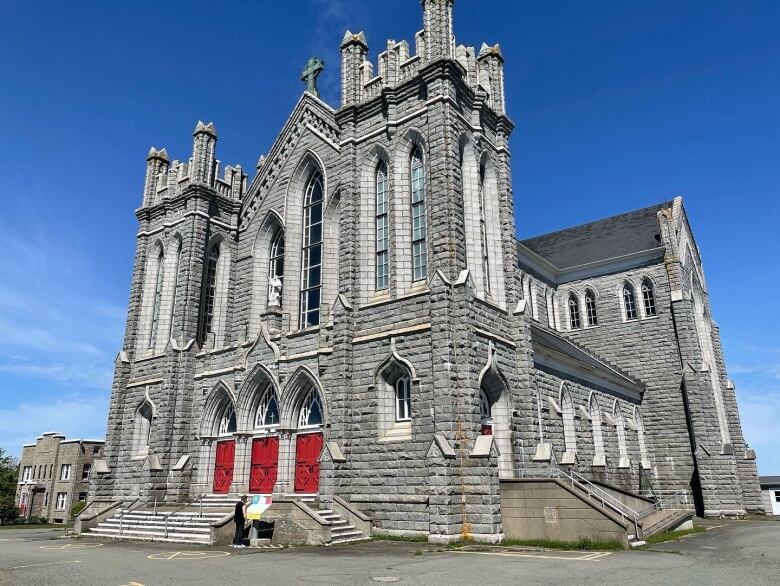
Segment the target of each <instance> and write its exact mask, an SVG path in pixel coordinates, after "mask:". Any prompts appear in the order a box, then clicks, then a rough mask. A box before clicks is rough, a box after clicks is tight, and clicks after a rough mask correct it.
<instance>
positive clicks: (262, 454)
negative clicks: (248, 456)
mask: <svg viewBox="0 0 780 586" xmlns="http://www.w3.org/2000/svg"><path fill="white" fill-rule="evenodd" d="M278 467H279V438H278V437H276V436H273V437H261V438H256V439H255V440H253V441H252V467H251V469H250V471H249V492H259V493H261V494H271V493H273V491H274V485H275V484H276V475H277V470H278Z"/></svg>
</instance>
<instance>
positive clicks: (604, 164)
mask: <svg viewBox="0 0 780 586" xmlns="http://www.w3.org/2000/svg"><path fill="white" fill-rule="evenodd" d="M487 4H489V5H490V7H491V8H490V9H485V6H486V5H487ZM499 8H501V10H499ZM3 12H4V15H3V20H4V24H5V25H6V26H5V27H4V31H3V35H1V36H0V79H1V80H2V82H1V83H2V86H0V113H1V114H0V119H2V126H0V128H2V132H3V135H4V136H5V138H4V139H3V140H0V176H2V178H3V188H2V192H1V193H2V203H3V211H2V213H0V242H3V249H4V254H2V255H0V275H2V276H0V446H2V447H4V448H6V449H8V450H10V451H11V452H12V453H18V452H19V447H20V445H21V444H22V443H25V442H29V441H32V440H34V438H35V436H36V435H37V434H38V433H40V432H44V431H48V430H57V431H61V432H64V433H66V434H68V435H72V436H82V437H84V436H88V437H89V436H102V435H103V434H104V433H105V424H106V412H107V404H108V398H109V394H110V386H111V377H112V368H113V359H114V356H115V354H116V352H117V351H118V350H119V349H120V346H121V341H122V332H123V329H124V316H125V307H126V303H127V298H128V291H129V282H130V271H131V269H132V258H133V250H134V239H135V233H136V227H137V226H136V220H135V217H134V215H133V210H134V209H135V208H136V207H137V206H138V205H139V203H140V201H141V190H142V185H143V173H144V165H145V163H144V158H145V155H146V153H147V152H148V150H149V147H150V146H152V145H154V146H157V147H163V146H164V147H167V149H168V152H169V153H170V154H171V155H172V157H173V158H179V159H186V158H187V157H188V156H189V153H190V148H191V133H192V130H193V128H194V126H195V122H196V121H197V120H198V119H202V120H213V121H214V122H215V124H216V126H217V130H218V132H219V144H218V156H219V158H220V159H221V160H222V161H223V162H225V163H236V162H238V163H241V164H242V165H244V168H245V169H254V165H255V162H256V161H257V158H258V156H259V155H260V154H262V153H265V152H267V150H268V149H269V148H270V146H271V144H272V142H273V139H274V137H275V136H276V133H277V132H278V131H279V130H280V129H281V127H282V125H283V123H284V121H285V120H286V118H287V116H288V114H289V112H290V110H291V109H292V107H293V106H294V105H295V102H296V101H297V99H298V97H299V95H300V93H301V91H302V90H303V84H302V83H301V82H300V81H299V76H300V71H301V69H302V68H303V65H304V64H305V62H306V60H307V58H308V57H310V56H311V55H318V56H320V57H323V58H324V59H325V61H326V65H327V69H326V72H325V73H324V74H323V76H322V78H321V89H322V92H323V97H324V99H325V100H326V101H328V102H329V103H331V104H333V105H337V102H338V70H339V67H338V45H339V42H340V40H341V38H342V36H343V33H344V31H345V30H346V29H347V28H350V29H351V30H353V31H357V30H364V31H365V32H366V34H367V36H368V41H369V46H370V47H371V49H372V51H371V55H372V58H373V59H375V58H376V55H377V54H378V53H379V52H381V51H382V49H383V47H384V44H385V40H386V39H388V38H393V39H396V40H401V39H407V40H409V41H410V42H411V41H412V40H413V36H414V32H415V31H417V30H418V29H419V28H421V10H420V6H419V2H418V1H417V0H397V1H392V0H391V1H386V2H376V1H374V0H370V1H369V0H362V1H358V0H351V1H350V0H288V1H287V2H273V3H271V2H262V3H259V2H236V3H231V4H230V5H228V3H220V4H214V3H210V2H208V3H207V2H174V1H171V2H166V3H164V4H160V3H159V2H146V1H136V2H130V3H122V4H117V3H113V2H80V3H77V4H69V5H68V6H67V8H63V5H62V4H61V3H59V2H45V1H37V2H27V1H21V0H6V2H4V3H3ZM778 25H780V3H778V2H775V1H748V0H743V1H728V2H726V1H718V0H706V1H704V0H702V1H699V0H686V2H679V1H665V0H658V1H653V2H647V1H637V2H617V1H613V2H602V1H593V0H590V1H588V2H574V1H568V2H564V1H550V2H530V1H518V0H512V1H505V2H501V1H499V0H494V1H492V2H489V3H486V2H483V1H480V0H457V2H456V13H455V32H456V35H457V37H458V41H459V42H465V43H467V44H471V45H476V46H479V44H481V42H482V41H487V42H489V43H491V44H492V43H496V42H498V43H501V46H502V49H503V52H504V57H505V58H506V84H507V88H506V93H507V109H508V112H509V115H510V116H511V117H512V119H513V120H514V121H515V123H516V125H517V127H516V130H515V132H514V136H513V138H512V143H511V147H512V153H513V181H514V190H515V197H516V209H517V216H518V222H517V226H518V233H519V235H520V236H531V235H534V234H540V233H544V232H548V231H551V230H555V229H559V228H563V227H566V226H570V225H574V224H577V223H581V222H584V221H588V220H592V219H596V218H599V217H603V216H607V215H611V214H615V213H619V212H623V211H627V210H630V209H634V208H638V207H642V206H645V205H650V204H653V203H656V202H659V201H663V200H666V199H669V198H671V197H673V196H675V195H682V196H683V197H684V198H685V204H686V207H687V210H688V212H689V215H690V217H691V220H692V223H693V226H694V231H695V234H696V238H697V241H698V244H699V246H700V247H701V249H702V252H703V257H704V262H705V268H706V274H707V279H708V284H709V287H710V291H711V296H712V303H713V306H714V314H715V318H716V320H717V321H718V323H719V325H720V327H721V331H722V335H723V341H724V345H725V350H726V356H727V361H728V364H729V367H730V375H731V377H732V378H733V379H734V380H735V381H736V383H737V393H738V398H739V402H740V406H741V410H742V420H743V424H744V427H745V433H746V435H747V438H748V441H749V442H750V443H751V444H752V445H753V446H754V447H756V448H757V450H758V454H759V468H760V471H761V472H762V473H764V474H769V473H774V474H780V443H779V442H778V439H777V432H778V429H780V426H779V425H778V419H779V418H780V339H778V336H777V334H776V330H775V329H774V328H773V327H771V326H770V324H773V323H774V322H775V321H776V317H775V316H776V314H777V309H776V308H774V307H773V306H772V303H773V294H772V291H776V290H777V289H778V288H780V279H779V278H778V272H777V268H778V262H777V253H778V251H780V204H778V196H779V195H780V190H778V185H779V184H780V164H778V160H779V159H778V157H779V156H780V114H779V113H778V112H780V110H779V109H778V104H780V76H778V71H780V36H778V34H777V29H778Z"/></svg>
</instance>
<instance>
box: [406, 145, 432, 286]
mask: <svg viewBox="0 0 780 586" xmlns="http://www.w3.org/2000/svg"><path fill="white" fill-rule="evenodd" d="M409 167H410V171H411V173H410V175H411V179H412V180H411V196H412V280H413V281H419V280H421V279H424V278H425V277H426V276H427V275H428V249H427V243H426V239H427V236H428V226H427V220H426V212H425V169H424V167H423V156H422V150H421V149H420V147H415V149H414V150H413V151H412V156H411V161H410V165H409Z"/></svg>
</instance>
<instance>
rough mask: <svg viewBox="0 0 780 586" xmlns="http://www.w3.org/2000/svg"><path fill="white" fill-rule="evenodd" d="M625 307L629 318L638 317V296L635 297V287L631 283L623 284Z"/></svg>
mask: <svg viewBox="0 0 780 586" xmlns="http://www.w3.org/2000/svg"><path fill="white" fill-rule="evenodd" d="M623 307H624V308H625V310H626V319H627V320H632V319H636V318H637V314H636V298H635V297H634V288H633V287H632V286H631V285H630V284H629V283H626V284H624V285H623Z"/></svg>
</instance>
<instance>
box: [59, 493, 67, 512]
mask: <svg viewBox="0 0 780 586" xmlns="http://www.w3.org/2000/svg"><path fill="white" fill-rule="evenodd" d="M67 503H68V494H67V493H65V492H58V493H57V510H58V511H62V510H63V509H65V505H66V504H67Z"/></svg>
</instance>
